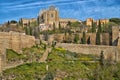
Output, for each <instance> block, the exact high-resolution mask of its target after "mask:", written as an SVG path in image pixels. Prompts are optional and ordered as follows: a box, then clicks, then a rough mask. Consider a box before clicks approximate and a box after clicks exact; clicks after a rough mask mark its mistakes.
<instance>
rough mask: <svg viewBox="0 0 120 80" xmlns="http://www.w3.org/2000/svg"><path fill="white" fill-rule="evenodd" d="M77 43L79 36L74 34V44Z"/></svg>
mask: <svg viewBox="0 0 120 80" xmlns="http://www.w3.org/2000/svg"><path fill="white" fill-rule="evenodd" d="M78 41H79V35H78V34H75V37H74V42H75V43H78Z"/></svg>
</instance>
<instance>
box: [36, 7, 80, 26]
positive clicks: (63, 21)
mask: <svg viewBox="0 0 120 80" xmlns="http://www.w3.org/2000/svg"><path fill="white" fill-rule="evenodd" d="M38 21H39V24H45V25H49V27H51V26H52V27H53V25H54V26H55V27H56V28H59V24H60V25H61V27H63V28H65V27H66V26H67V24H68V22H69V21H70V22H76V21H78V20H77V19H70V18H60V17H59V11H58V9H56V8H55V7H54V6H50V7H49V8H48V9H46V10H42V11H40V13H39V16H38Z"/></svg>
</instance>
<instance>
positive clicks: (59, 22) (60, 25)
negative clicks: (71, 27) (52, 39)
mask: <svg viewBox="0 0 120 80" xmlns="http://www.w3.org/2000/svg"><path fill="white" fill-rule="evenodd" d="M59 30H61V24H60V22H59Z"/></svg>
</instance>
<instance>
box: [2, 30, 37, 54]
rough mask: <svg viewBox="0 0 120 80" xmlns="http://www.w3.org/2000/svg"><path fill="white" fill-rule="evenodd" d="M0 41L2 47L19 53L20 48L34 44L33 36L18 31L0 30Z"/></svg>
mask: <svg viewBox="0 0 120 80" xmlns="http://www.w3.org/2000/svg"><path fill="white" fill-rule="evenodd" d="M0 42H1V43H4V44H3V45H2V46H4V48H6V49H13V50H14V51H16V52H18V53H20V52H21V49H22V48H26V47H32V46H33V45H35V38H34V37H33V36H29V35H25V34H23V33H18V32H0Z"/></svg>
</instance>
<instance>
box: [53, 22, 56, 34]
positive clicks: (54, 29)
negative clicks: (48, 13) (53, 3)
mask: <svg viewBox="0 0 120 80" xmlns="http://www.w3.org/2000/svg"><path fill="white" fill-rule="evenodd" d="M53 31H54V32H55V31H56V28H55V23H53Z"/></svg>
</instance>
